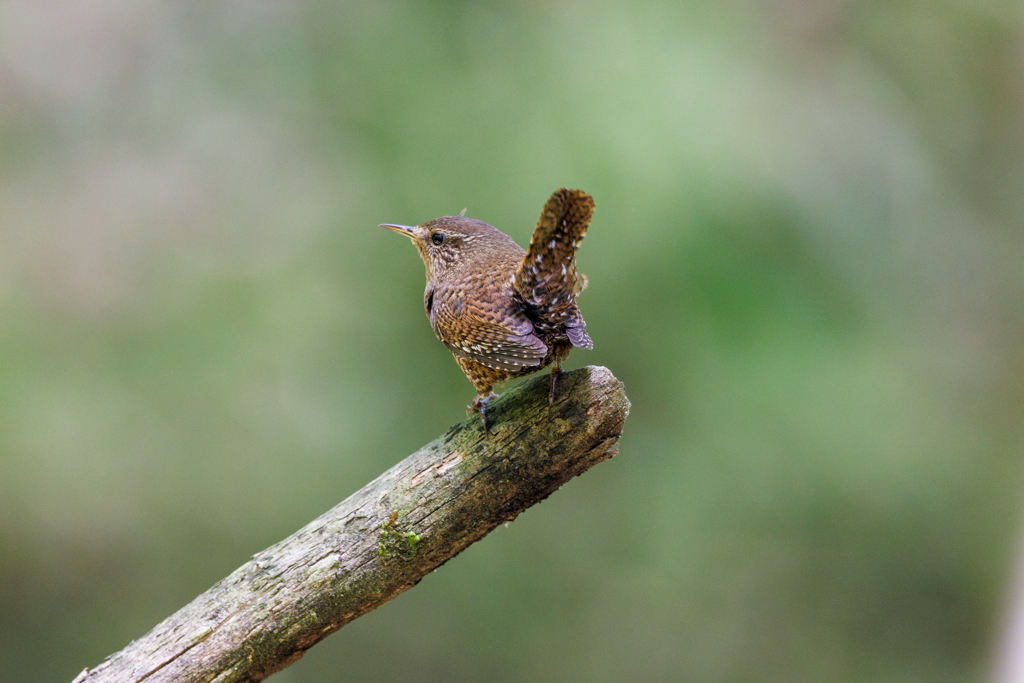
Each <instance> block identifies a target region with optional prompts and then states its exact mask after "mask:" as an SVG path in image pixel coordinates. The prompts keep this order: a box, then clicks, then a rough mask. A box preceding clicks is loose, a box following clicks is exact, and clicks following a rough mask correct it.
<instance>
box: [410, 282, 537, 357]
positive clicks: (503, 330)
mask: <svg viewBox="0 0 1024 683" xmlns="http://www.w3.org/2000/svg"><path fill="white" fill-rule="evenodd" d="M424 304H425V305H426V307H427V315H428V316H429V317H430V326H431V327H432V328H433V329H434V334H436V335H437V338H438V339H440V340H441V341H442V342H444V345H445V346H447V347H448V349H449V350H450V351H451V352H452V353H453V354H455V356H456V357H458V358H462V359H463V360H468V361H472V362H474V363H479V364H480V365H484V366H487V367H489V368H493V369H495V370H504V371H506V372H513V371H516V370H518V369H520V368H523V367H529V366H535V365H540V363H541V360H542V359H543V358H544V356H546V355H547V353H548V347H547V345H546V344H544V342H542V341H541V340H540V339H538V338H537V337H536V336H535V335H534V334H533V324H532V323H531V322H530V321H529V320H528V319H527V318H526V316H524V315H523V314H522V313H520V312H519V311H517V310H515V309H514V308H512V307H508V309H507V310H502V311H491V310H485V309H483V308H482V307H480V306H478V305H475V304H474V303H473V302H472V301H470V300H468V299H467V298H466V297H465V296H464V295H463V293H462V292H461V291H459V290H458V289H454V288H443V289H438V290H434V291H432V292H428V294H427V296H426V297H425V299H424Z"/></svg>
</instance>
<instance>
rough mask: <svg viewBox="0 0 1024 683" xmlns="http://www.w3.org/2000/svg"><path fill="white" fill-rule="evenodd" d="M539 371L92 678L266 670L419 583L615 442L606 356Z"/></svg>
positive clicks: (209, 676) (618, 397) (89, 676)
mask: <svg viewBox="0 0 1024 683" xmlns="http://www.w3.org/2000/svg"><path fill="white" fill-rule="evenodd" d="M549 387H550V379H549V376H548V375H547V374H546V373H545V374H543V375H540V376H538V377H536V378H534V379H532V380H530V381H527V382H524V383H522V384H520V385H519V386H517V387H515V388H513V389H511V390H509V391H508V392H506V394H505V395H504V396H502V398H501V399H499V400H497V401H494V402H493V403H492V404H491V405H490V406H488V409H487V416H488V421H489V422H491V421H493V422H492V427H491V433H490V434H489V435H484V433H483V430H482V429H481V426H480V419H479V417H478V416H477V415H473V416H472V417H471V418H469V419H467V420H466V421H465V422H462V423H460V424H457V425H455V426H454V427H452V428H451V429H449V430H448V432H447V433H445V434H444V435H443V436H441V437H439V438H437V439H435V440H434V441H433V442H431V443H430V444H427V445H426V446H424V447H423V448H421V449H420V450H419V451H417V452H416V453H413V454H412V455H410V456H409V457H408V458H406V459H405V460H403V461H402V462H400V463H398V464H397V465H395V466H394V467H392V468H391V469H390V470H388V471H387V472H385V473H384V474H382V475H381V476H379V477H377V479H375V480H374V481H372V482H370V483H369V484H367V485H366V486H365V487H363V488H362V489H361V490H359V491H357V492H356V493H355V494H353V495H352V496H350V497H349V498H348V499H347V500H345V501H344V502H342V503H340V504H339V505H337V506H335V507H334V508H333V509H332V510H330V511H329V512H327V513H326V514H324V515H322V516H320V517H319V518H317V519H316V520H314V521H312V522H311V523H309V524H307V525H306V526H305V527H304V528H303V529H300V530H299V531H298V532H296V533H295V534H293V535H292V536H290V537H288V538H286V539H285V540H283V541H281V542H280V543H278V544H276V545H273V546H271V547H269V548H267V549H266V550H264V551H263V552H261V553H258V554H256V555H254V556H253V557H252V560H250V561H249V562H247V563H246V564H244V565H242V566H241V567H240V568H239V569H237V570H236V571H235V572H234V573H232V574H231V575H230V576H228V577H227V578H225V579H223V580H221V581H219V582H218V583H216V584H215V585H214V586H213V587H212V588H210V589H209V590H208V591H206V592H205V593H203V594H202V595H200V596H199V597H197V598H196V599H195V600H193V601H192V602H191V603H190V604H188V605H186V606H185V607H184V608H182V609H181V610H179V611H178V612H177V613H176V614H174V615H172V616H171V617H169V618H167V619H166V620H164V621H163V622H162V623H160V624H159V625H157V627H156V628H154V629H153V630H152V631H150V632H149V633H147V634H146V635H145V636H143V637H142V638H141V639H139V640H136V641H133V642H132V643H131V644H130V645H128V647H126V648H125V649H123V650H121V651H120V652H117V653H115V654H113V655H111V656H110V657H108V658H107V659H106V660H105V661H104V662H103V663H102V664H100V665H99V666H97V667H96V668H94V669H92V670H89V669H86V670H84V671H82V673H80V674H79V675H78V677H77V678H75V680H74V682H73V683H84V682H85V681H90V682H95V683H98V682H99V681H107V682H109V681H118V682H125V681H148V682H149V683H157V682H160V681H177V682H179V683H187V682H191V681H204V682H214V683H227V682H228V681H260V680H262V679H264V678H266V677H267V676H269V675H270V674H272V673H274V672H275V671H279V670H281V669H283V668H284V667H286V666H288V665H289V664H291V663H292V662H294V661H296V660H297V659H298V658H299V657H301V656H302V654H303V653H304V652H305V651H306V650H308V649H309V648H310V647H312V646H313V645H315V644H316V643H317V642H319V641H320V640H321V639H322V638H325V637H326V636H328V635H329V634H331V633H333V632H334V631H337V630H338V629H339V628H341V627H342V626H344V625H345V624H347V623H348V622H350V621H352V620H353V619H355V618H356V617H359V616H361V615H363V614H366V613H367V612H369V611H370V610H373V609H375V608H377V607H380V606H381V605H383V604H384V603H386V602H387V601H388V600H391V599H392V598H394V597H395V596H397V595H398V594H399V593H401V592H403V591H405V590H408V589H409V588H412V587H413V586H415V585H416V584H417V583H418V582H419V581H420V579H422V578H423V577H424V576H425V575H426V574H427V573H428V572H431V571H433V570H434V569H436V568H437V567H439V566H440V565H442V564H444V563H445V562H446V561H448V560H449V559H450V558H452V557H454V556H455V555H458V554H459V553H460V552H462V551H463V550H465V549H466V547H467V546H469V544H471V543H473V542H474V541H477V540H479V539H481V538H483V537H484V536H485V535H486V534H487V533H488V532H490V531H491V530H492V529H494V528H495V527H496V526H498V525H499V524H501V523H503V522H506V521H508V520H511V519H515V517H516V516H517V515H518V514H519V513H520V512H522V511H523V510H525V509H526V508H528V507H530V506H531V505H534V504H535V503H539V502H540V501H542V500H544V498H546V497H547V496H548V495H550V494H551V493H552V492H554V491H555V490H556V489H558V488H559V487H560V486H561V485H562V484H564V483H565V482H567V481H568V480H569V479H571V478H572V477H575V476H576V475H578V474H581V473H583V472H585V471H586V470H587V469H589V468H590V467H592V466H594V465H596V464H597V463H599V462H601V461H602V460H605V459H607V458H609V457H611V456H613V455H615V453H616V452H617V451H616V450H615V445H616V443H617V442H618V439H619V435H620V434H621V433H622V426H623V423H624V421H625V419H626V415H627V414H628V413H629V401H628V400H627V399H626V395H625V392H624V390H623V386H622V383H621V382H619V381H618V380H617V379H615V377H614V376H612V373H611V372H610V371H609V370H608V369H607V368H602V367H593V366H591V367H587V368H583V369H580V370H575V371H573V372H567V373H563V374H562V375H561V376H560V377H559V380H558V398H557V400H556V401H555V404H554V405H553V406H549V405H548V389H549Z"/></svg>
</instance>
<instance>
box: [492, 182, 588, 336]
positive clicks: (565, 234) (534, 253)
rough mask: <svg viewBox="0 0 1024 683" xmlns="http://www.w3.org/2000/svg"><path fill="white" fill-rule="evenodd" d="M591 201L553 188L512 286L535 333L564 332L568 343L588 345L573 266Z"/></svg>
mask: <svg viewBox="0 0 1024 683" xmlns="http://www.w3.org/2000/svg"><path fill="white" fill-rule="evenodd" d="M593 213H594V199H593V198H592V197H591V196H590V195H589V194H587V193H586V192H583V191H582V190H567V189H564V188H563V189H561V190H557V191H556V192H555V193H554V194H552V195H551V198H550V199H548V201H547V204H545V206H544V210H543V211H542V212H541V215H540V220H539V221H537V227H536V228H535V229H534V231H533V238H532V239H531V240H530V248H529V249H528V250H527V251H526V256H524V257H523V260H522V261H521V262H520V263H519V265H518V266H517V267H516V272H515V275H514V279H513V284H512V289H513V291H514V295H515V298H516V300H517V303H520V305H521V306H522V308H523V310H524V311H526V314H527V316H528V317H529V319H530V321H531V322H532V323H533V324H534V327H535V328H536V329H537V330H538V331H544V330H555V329H558V330H561V329H564V330H565V334H566V336H567V337H568V338H569V341H570V342H572V345H573V346H578V347H580V348H584V349H592V348H594V342H593V341H591V339H590V336H589V335H588V334H587V331H586V323H585V322H584V321H583V315H582V314H581V313H580V309H579V307H577V306H576V297H578V296H579V294H580V292H582V291H583V289H584V288H585V287H586V286H587V276H586V275H583V274H582V273H580V272H578V271H577V270H576V249H577V248H579V245H580V243H581V242H582V241H583V237H584V236H585V235H586V234H587V228H588V227H589V225H590V218H591V216H592V215H593Z"/></svg>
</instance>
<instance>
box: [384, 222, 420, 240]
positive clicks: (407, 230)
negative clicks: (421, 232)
mask: <svg viewBox="0 0 1024 683" xmlns="http://www.w3.org/2000/svg"><path fill="white" fill-rule="evenodd" d="M380 227H382V228H387V229H388V230H390V231H391V232H397V233H398V234H399V235H405V236H406V237H408V238H409V239H415V238H416V228H414V227H412V226H409V225H395V224H394V223H381V224H380Z"/></svg>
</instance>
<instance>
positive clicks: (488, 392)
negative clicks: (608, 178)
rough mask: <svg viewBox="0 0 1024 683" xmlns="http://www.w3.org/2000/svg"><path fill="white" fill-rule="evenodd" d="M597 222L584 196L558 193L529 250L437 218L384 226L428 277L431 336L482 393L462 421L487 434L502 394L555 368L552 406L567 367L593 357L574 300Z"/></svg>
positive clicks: (480, 227)
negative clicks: (581, 254) (507, 386)
mask: <svg viewBox="0 0 1024 683" xmlns="http://www.w3.org/2000/svg"><path fill="white" fill-rule="evenodd" d="M593 213H594V199H593V197H591V196H590V195H589V194H587V193H586V192H583V191H582V190H569V189H565V188H562V189H559V190H556V191H555V192H554V193H553V194H552V195H551V197H550V198H549V199H548V200H547V203H545V205H544V209H543V210H542V211H541V214H540V219H539V220H538V221H537V227H536V228H535V229H534V231H533V237H532V239H531V240H530V246H529V248H528V249H525V250H524V249H523V248H522V247H520V246H519V245H518V244H516V243H515V241H513V240H512V238H511V237H509V236H508V235H506V234H505V233H503V232H501V231H499V230H497V229H496V228H494V227H493V226H491V225H488V224H487V223H484V222H483V221H480V220H476V219H472V218H466V216H465V214H466V209H463V210H462V212H460V213H459V214H458V215H456V216H441V217H440V218H435V219H434V220H432V221H428V222H427V223H423V224H421V225H417V226H407V225H397V224H394V223H383V224H381V226H380V227H382V228H387V229H388V230H391V231H393V232H396V233H398V234H400V235H404V236H406V237H408V238H409V239H410V240H412V243H413V244H414V245H415V246H416V249H417V251H418V252H419V255H420V257H421V258H422V259H423V264H424V266H425V267H426V274H427V286H426V289H425V290H424V292H423V307H424V308H425V309H426V313H427V318H428V319H429V320H430V327H431V329H433V331H434V335H435V336H437V338H438V339H439V340H440V341H441V342H442V343H443V344H444V345H445V346H446V347H447V348H448V350H449V351H451V353H452V355H453V356H455V361H456V362H457V363H458V364H459V367H460V368H461V369H462V372H463V373H465V375H466V377H467V379H469V381H470V382H472V384H473V387H474V388H475V389H476V391H477V395H476V397H474V398H473V401H472V403H470V405H468V406H466V414H467V415H469V414H470V412H471V411H472V412H477V413H479V414H480V421H481V423H482V424H483V429H484V432H485V433H486V432H487V431H488V429H489V425H488V421H487V405H488V403H490V402H491V401H493V400H494V399H495V398H497V397H498V395H497V394H495V393H494V392H493V391H492V389H493V388H494V386H495V385H496V384H499V383H501V382H504V381H505V380H508V379H512V378H514V377H521V376H523V375H528V374H531V373H533V372H536V371H538V370H541V369H542V368H545V367H547V366H548V365H551V366H552V368H551V389H550V392H549V395H548V402H549V404H554V401H555V387H556V383H557V380H558V375H559V373H561V369H562V361H564V360H565V359H566V358H568V356H569V353H570V352H571V351H572V349H573V348H582V349H588V350H589V349H593V348H594V342H593V341H592V340H591V339H590V335H588V334H587V324H586V322H585V321H584V320H583V314H582V313H580V309H579V307H578V306H577V305H576V298H577V297H578V296H579V294H580V292H582V291H583V290H584V289H585V288H586V287H587V284H588V279H587V276H586V275H584V274H582V273H580V272H578V271H577V270H576V250H577V248H579V245H580V243H581V242H582V241H583V237H584V235H586V233H587V227H588V226H589V225H590V219H591V216H592V215H593Z"/></svg>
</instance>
